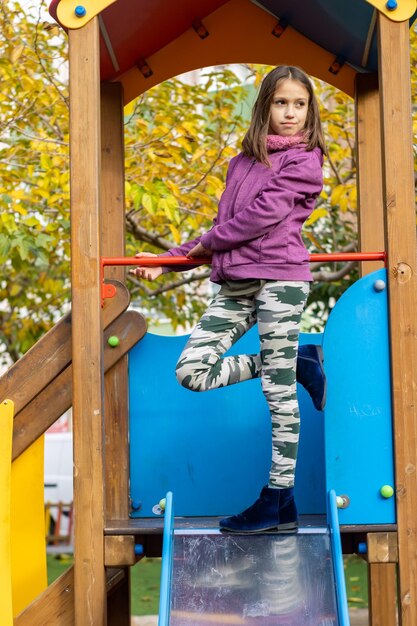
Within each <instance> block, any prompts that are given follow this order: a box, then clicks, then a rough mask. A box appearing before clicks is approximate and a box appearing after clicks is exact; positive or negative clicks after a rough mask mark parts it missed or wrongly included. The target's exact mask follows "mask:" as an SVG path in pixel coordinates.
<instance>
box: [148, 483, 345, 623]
mask: <svg viewBox="0 0 417 626" xmlns="http://www.w3.org/2000/svg"><path fill="white" fill-rule="evenodd" d="M333 499H334V500H335V498H334V494H332V493H331V494H330V496H329V508H330V513H329V524H328V526H327V527H304V528H303V527H302V528H300V529H299V530H298V532H297V533H296V534H267V533H265V534H261V535H238V534H236V535H235V534H231V533H228V534H226V533H221V532H219V531H218V530H213V529H207V530H203V529H186V530H183V529H182V530H178V531H176V530H173V528H172V525H170V523H169V521H168V522H167V526H168V528H167V529H166V534H165V536H164V554H163V572H162V580H161V606H160V616H159V626H210V625H212V624H216V625H218V626H219V625H221V626H223V625H224V626H226V625H228V624H240V625H242V626H252V625H253V626H255V625H258V626H273V625H274V626H348V625H349V617H348V611H347V603H346V592H345V587H344V578H343V561H342V554H341V549H340V535H339V534H338V533H339V529H338V524H337V519H336V527H334V523H333V521H332V516H334V515H336V516H337V511H336V504H335V501H334V502H333ZM171 507H172V503H171V502H170V503H169V506H167V510H166V516H168V515H170V514H171ZM332 509H333V511H332ZM166 519H167V518H166ZM170 526H171V527H170ZM164 570H165V571H164Z"/></svg>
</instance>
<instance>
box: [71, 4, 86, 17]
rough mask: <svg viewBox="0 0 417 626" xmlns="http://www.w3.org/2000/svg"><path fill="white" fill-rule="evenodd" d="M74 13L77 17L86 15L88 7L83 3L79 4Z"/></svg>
mask: <svg viewBox="0 0 417 626" xmlns="http://www.w3.org/2000/svg"><path fill="white" fill-rule="evenodd" d="M74 13H75V15H76V16H77V17H84V15H86V14H87V9H86V8H85V7H84V6H83V5H82V4H77V6H76V7H75V9H74Z"/></svg>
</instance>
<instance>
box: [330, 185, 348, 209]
mask: <svg viewBox="0 0 417 626" xmlns="http://www.w3.org/2000/svg"><path fill="white" fill-rule="evenodd" d="M344 193H345V188H344V186H343V185H337V186H336V187H335V188H334V189H333V191H332V195H331V196H330V204H331V205H332V206H335V205H337V204H339V202H340V198H341V197H342V195H343V194H344Z"/></svg>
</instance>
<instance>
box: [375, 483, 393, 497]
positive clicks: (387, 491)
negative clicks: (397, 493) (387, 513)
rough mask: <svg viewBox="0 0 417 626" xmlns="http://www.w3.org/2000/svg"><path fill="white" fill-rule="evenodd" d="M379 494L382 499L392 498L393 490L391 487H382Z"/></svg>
mask: <svg viewBox="0 0 417 626" xmlns="http://www.w3.org/2000/svg"><path fill="white" fill-rule="evenodd" d="M379 493H380V494H381V496H382V497H383V498H392V496H393V495H394V489H393V488H392V487H391V485H382V487H381V489H380V490H379Z"/></svg>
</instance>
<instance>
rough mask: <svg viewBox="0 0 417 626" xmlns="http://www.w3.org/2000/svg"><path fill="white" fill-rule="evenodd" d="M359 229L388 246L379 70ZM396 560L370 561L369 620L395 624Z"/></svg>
mask: <svg viewBox="0 0 417 626" xmlns="http://www.w3.org/2000/svg"><path fill="white" fill-rule="evenodd" d="M355 112H356V167H357V186H358V231H359V233H358V234H359V249H360V251H361V252H372V251H375V250H385V233H384V204H383V185H382V157H381V150H382V148H381V115H380V99H379V90H378V76H377V75H376V74H358V75H357V77H356V83H355ZM380 267H383V264H382V263H381V262H379V261H372V262H364V263H361V264H360V273H361V276H365V275H366V274H370V273H371V272H373V271H374V270H376V269H379V268H380ZM395 569H396V565H395V564H394V563H386V564H385V563H384V564H382V563H377V564H375V563H369V564H368V583H369V624H370V626H392V625H393V624H395V623H396V619H395V618H394V621H392V619H393V608H394V611H395V612H394V615H395V613H396V595H397V587H396V580H395Z"/></svg>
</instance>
